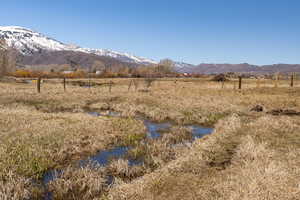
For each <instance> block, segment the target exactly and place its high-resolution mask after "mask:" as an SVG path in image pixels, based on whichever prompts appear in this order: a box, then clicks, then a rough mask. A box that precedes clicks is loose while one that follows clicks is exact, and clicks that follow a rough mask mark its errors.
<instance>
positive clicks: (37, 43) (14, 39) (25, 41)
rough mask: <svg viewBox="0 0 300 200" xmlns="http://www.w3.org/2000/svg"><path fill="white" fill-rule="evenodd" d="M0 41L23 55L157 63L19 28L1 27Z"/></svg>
mask: <svg viewBox="0 0 300 200" xmlns="http://www.w3.org/2000/svg"><path fill="white" fill-rule="evenodd" d="M0 39H4V40H5V41H6V43H7V45H8V46H13V47H14V48H16V49H17V50H18V51H20V53H22V54H23V55H32V54H34V53H36V52H42V51H75V52H83V53H89V54H95V55H99V56H108V57H112V58H115V59H118V60H120V61H123V62H130V63H137V64H154V63H156V62H155V61H153V60H151V59H147V58H142V57H137V56H134V55H130V54H127V53H119V52H115V51H111V50H106V49H89V48H82V47H79V46H76V45H69V44H64V43H62V42H60V41H57V40H55V39H52V38H50V37H47V36H45V35H43V34H41V33H38V32H35V31H32V30H30V29H27V28H23V27H19V26H0Z"/></svg>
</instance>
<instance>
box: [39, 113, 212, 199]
mask: <svg viewBox="0 0 300 200" xmlns="http://www.w3.org/2000/svg"><path fill="white" fill-rule="evenodd" d="M87 114H89V115H91V116H94V117H100V116H106V117H121V113H118V112H115V111H110V110H109V111H101V112H87ZM136 119H138V120H142V121H143V123H144V125H145V127H146V135H147V139H152V140H153V139H158V138H160V137H161V135H162V132H165V131H169V130H170V129H171V128H172V127H173V126H175V124H174V123H172V122H171V121H168V122H153V121H151V120H148V119H145V118H143V117H137V118H136ZM183 127H186V128H189V129H190V130H191V134H192V141H194V140H196V139H198V138H201V137H203V136H204V135H208V134H211V133H212V132H213V128H207V127H202V126H199V125H187V126H183ZM130 148H131V147H130V146H125V147H124V146H118V147H115V148H113V149H107V150H102V151H100V152H99V153H97V154H96V155H93V156H90V157H88V158H87V159H84V160H80V161H79V162H78V164H79V166H81V167H82V166H85V165H87V164H88V163H90V161H93V162H94V163H96V164H99V165H102V166H106V165H108V164H109V163H110V161H111V160H112V159H119V158H124V157H125V156H126V154H127V153H128V150H130ZM128 162H129V165H130V166H133V165H138V164H141V162H139V161H136V160H131V159H129V160H128ZM62 172H63V170H61V169H60V170H58V169H54V170H49V171H47V172H46V173H45V174H44V176H43V177H42V180H41V181H42V183H43V185H44V187H45V188H46V194H45V198H44V199H45V200H52V199H53V198H52V194H51V192H49V191H48V190H47V188H48V184H49V183H50V182H51V181H54V180H55V179H57V178H59V176H60V175H61V173H62Z"/></svg>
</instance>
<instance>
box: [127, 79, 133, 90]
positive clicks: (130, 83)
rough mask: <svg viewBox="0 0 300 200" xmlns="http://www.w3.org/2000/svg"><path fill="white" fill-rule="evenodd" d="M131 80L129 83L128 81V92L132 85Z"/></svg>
mask: <svg viewBox="0 0 300 200" xmlns="http://www.w3.org/2000/svg"><path fill="white" fill-rule="evenodd" d="M132 81H133V80H131V81H130V83H129V86H128V92H129V91H130V88H131V85H132Z"/></svg>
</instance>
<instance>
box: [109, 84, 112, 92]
mask: <svg viewBox="0 0 300 200" xmlns="http://www.w3.org/2000/svg"><path fill="white" fill-rule="evenodd" d="M112 84H113V82H112V81H110V82H109V93H111V88H112Z"/></svg>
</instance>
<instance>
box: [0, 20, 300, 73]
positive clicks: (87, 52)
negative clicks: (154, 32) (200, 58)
mask: <svg viewBox="0 0 300 200" xmlns="http://www.w3.org/2000/svg"><path fill="white" fill-rule="evenodd" d="M0 39H4V40H5V42H6V43H7V45H8V46H11V47H14V48H15V49H17V50H18V52H19V54H20V56H19V61H18V64H19V65H22V66H43V65H64V64H70V63H71V64H72V63H73V64H74V63H75V64H76V65H77V66H81V67H90V66H92V65H93V63H94V62H95V61H101V62H102V63H103V64H104V65H106V66H119V67H120V66H126V67H137V66H139V65H151V64H157V62H156V61H154V60H152V59H147V58H142V57H138V56H134V55H131V54H128V53H120V52H116V51H111V50H106V49H90V48H83V47H80V46H77V45H70V44H65V43H63V42H60V41H58V40H56V39H53V38H51V37H48V36H45V35H44V34H42V33H39V32H36V31H33V30H30V29H28V28H23V27H19V26H0ZM174 63H175V69H176V71H177V72H180V73H200V74H218V73H227V72H239V73H253V74H256V73H275V72H282V73H290V72H300V65H299V64H294V65H291V64H275V65H263V66H258V65H251V64H248V63H241V64H206V63H202V64H199V65H192V64H188V63H184V62H174Z"/></svg>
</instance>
